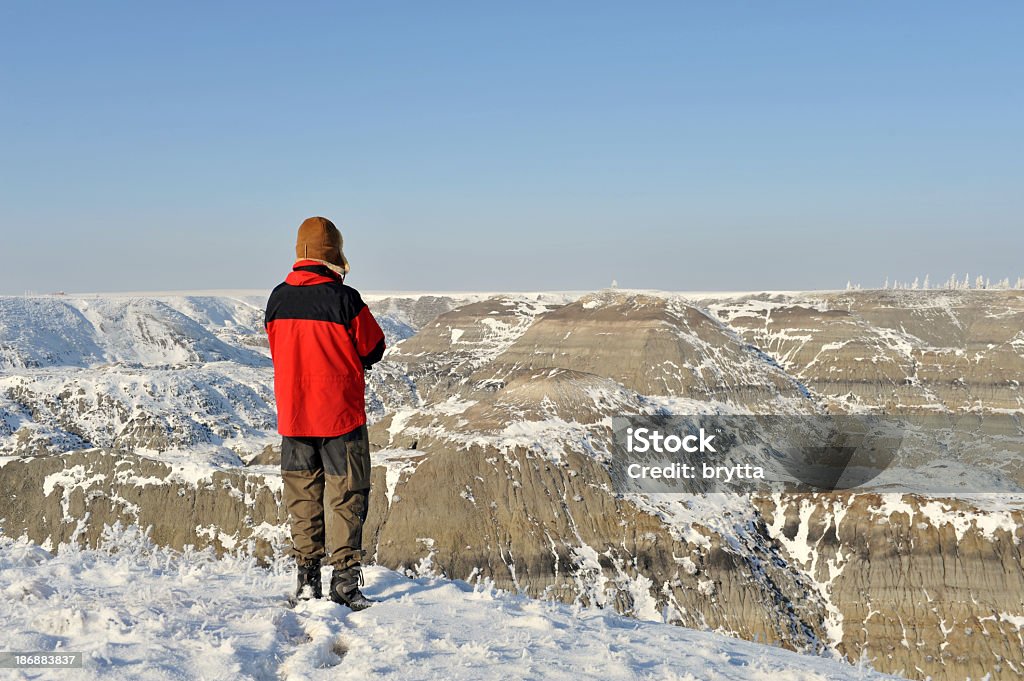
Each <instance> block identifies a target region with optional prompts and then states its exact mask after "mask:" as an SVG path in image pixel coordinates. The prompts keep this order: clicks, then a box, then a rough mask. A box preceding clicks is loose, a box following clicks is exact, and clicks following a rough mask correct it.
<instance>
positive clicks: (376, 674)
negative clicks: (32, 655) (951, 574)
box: [0, 529, 893, 681]
mask: <svg viewBox="0 0 1024 681" xmlns="http://www.w3.org/2000/svg"><path fill="white" fill-rule="evenodd" d="M105 539H106V540H107V542H108V543H107V545H106V547H107V548H105V549H103V550H96V549H87V550H77V549H73V548H70V547H62V549H61V551H60V552H59V553H58V554H57V555H56V556H52V555H51V554H49V553H48V552H46V551H45V550H43V549H42V548H40V547H39V546H36V545H35V544H32V543H31V542H29V541H27V540H25V539H20V540H12V539H8V538H0V595H2V598H0V618H2V619H3V621H4V622H5V624H6V625H7V626H6V627H5V644H4V647H5V648H6V649H9V650H60V651H65V652H77V651H80V652H82V653H84V655H85V666H84V669H81V670H76V672H75V678H83V679H133V680H135V679H139V680H142V681H145V680H148V679H169V678H171V679H192V678H206V679H215V678H217V679H219V678H224V679H228V678H230V679H267V680H270V679H286V680H292V681H299V680H300V679H309V680H314V679H359V680H360V681H365V679H368V678H372V679H402V680H407V679H450V680H452V681H457V680H459V679H481V678H511V679H552V680H561V679H566V680H569V679H572V680H575V679H581V678H582V679H588V678H589V679H598V678H600V679H602V680H606V681H614V680H615V679H667V680H671V679H676V680H683V679H687V680H692V681H696V680H697V679H702V680H707V681H725V680H737V681H768V680H769V679H770V680H773V681H774V680H776V679H777V680H780V681H786V680H793V681H796V680H800V681H831V680H840V681H841V680H844V679H881V678H893V677H887V676H883V675H880V674H876V673H873V672H870V671H867V670H859V669H857V668H854V667H851V666H848V665H846V664H843V663H840V662H836V661H833V660H829V659H825V658H821V657H812V656H804V655H799V654H796V653H793V652H789V651H785V650H781V649H778V648H773V647H768V646H761V645H758V644H755V643H750V642H746V641H741V640H738V639H732V638H727V637H725V636H721V635H718V634H713V633H710V632H700V631H694V630H690V629H684V628H682V627H677V626H674V625H669V624H663V623H660V622H641V621H637V620H634V619H629V618H626V617H623V616H620V615H616V614H614V613H612V612H611V611H609V610H602V609H597V608H581V607H574V606H569V605H564V604H560V603H553V602H545V601H538V600H532V599H529V598H526V597H523V596H520V595H516V594H509V593H505V592H501V591H498V590H495V589H494V588H493V586H492V585H491V583H490V582H489V581H487V580H483V579H477V580H476V582H475V583H474V584H470V583H467V582H462V581H449V580H446V579H442V578H438V577H416V578H410V577H409V576H406V575H402V574H399V573H397V572H394V571H391V570H388V569H386V568H383V567H379V566H370V567H368V568H366V570H365V577H366V586H365V588H364V591H365V592H366V593H367V595H369V596H370V597H371V598H375V599H379V601H380V602H379V603H377V604H376V605H374V606H373V607H372V608H370V609H368V610H366V611H364V612H360V613H352V612H351V611H349V610H348V609H347V608H345V607H343V606H340V605H336V604H334V603H331V602H330V601H326V600H324V601H311V602H308V603H300V604H299V605H298V606H296V607H295V608H294V609H289V608H287V607H285V599H286V597H287V595H288V594H289V592H290V590H291V588H292V584H293V579H294V577H293V574H292V568H291V561H290V560H287V559H284V558H278V559H276V560H274V561H273V562H272V563H271V564H270V565H269V566H268V567H266V568H263V567H260V566H258V565H257V564H256V562H255V561H254V560H253V559H251V558H243V557H239V556H237V555H228V556H225V557H224V558H220V559H218V558H216V557H215V556H214V554H213V553H212V552H211V551H204V552H194V551H187V552H185V553H176V552H173V551H170V550H167V549H164V548H161V547H157V546H154V545H153V544H151V543H150V542H149V541H148V539H147V538H146V537H145V536H144V535H142V534H140V533H139V532H138V531H137V530H135V529H126V530H121V529H113V530H112V529H108V532H107V536H106V537H105ZM323 577H324V579H325V580H327V579H328V578H329V572H328V570H327V569H325V571H324V575H323ZM650 614H653V613H650ZM10 674H11V676H10V677H5V678H22V679H28V678H33V679H48V678H53V679H57V678H67V671H65V670H52V671H49V672H48V671H45V670H44V671H40V670H33V671H31V672H28V671H26V672H17V671H13V672H10Z"/></svg>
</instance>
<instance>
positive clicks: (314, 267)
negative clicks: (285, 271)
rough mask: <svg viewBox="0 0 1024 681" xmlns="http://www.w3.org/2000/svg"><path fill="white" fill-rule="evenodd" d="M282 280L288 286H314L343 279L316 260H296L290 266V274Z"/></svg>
mask: <svg viewBox="0 0 1024 681" xmlns="http://www.w3.org/2000/svg"><path fill="white" fill-rule="evenodd" d="M284 281H285V283H286V284H289V285H290V286H315V285H317V284H327V283H330V282H332V281H339V282H340V281H344V280H343V279H342V278H341V276H339V275H338V274H337V273H336V272H334V271H333V270H332V269H331V268H330V267H328V266H327V265H325V264H323V263H321V262H319V261H317V260H297V261H296V262H295V264H294V265H293V266H292V271H291V274H289V275H288V277H287V278H285V280H284Z"/></svg>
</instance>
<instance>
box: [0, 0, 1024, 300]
mask: <svg viewBox="0 0 1024 681" xmlns="http://www.w3.org/2000/svg"><path fill="white" fill-rule="evenodd" d="M1022 25H1024V5H1022V4H1020V3H1019V2H1004V3H1000V2H991V3H984V4H983V5H978V4H970V3H952V2H904V3H884V2H857V3H836V2H825V3H823V2H777V3H776V2H772V3H749V2H744V3H741V2H703V3H686V2H666V3H655V2H650V3H621V2H615V3H612V2H609V3H602V2H580V3H571V2H558V3H529V2H524V3H500V4H499V3H469V2H466V3H445V2H439V3H422V2H418V3H413V2H409V3H399V2H384V3H366V2H361V3H323V4H317V3H302V4H301V5H298V4H290V3H253V2H248V3H234V4H232V3H194V4H193V3H163V4H162V6H156V4H155V3H113V2H97V3H70V2H68V3H33V2H2V3H0V57H2V63H3V68H2V70H0V91H2V93H3V95H2V98H0V100H2V101H0V131H2V132H0V159H2V160H0V230H2V232H0V234H2V248H0V253H2V256H0V292H6V293H20V292H22V291H24V290H26V289H31V290H35V291H50V290H58V289H61V290H67V291H113V290H154V289H195V288H262V287H270V286H272V285H274V284H275V283H276V282H277V281H279V280H280V279H281V278H282V277H283V275H284V274H285V273H286V272H287V270H288V268H289V267H290V264H291V258H292V254H293V251H292V244H293V240H294V232H295V229H296V227H297V226H298V224H299V222H300V221H301V220H302V219H303V218H304V217H307V216H309V215H317V214H319V215H326V216H327V217H330V218H332V219H333V220H334V221H335V222H336V223H337V224H338V225H339V226H340V227H342V231H343V234H344V235H345V239H346V252H347V254H348V256H349V259H350V260H351V261H352V266H353V270H352V274H351V276H350V279H349V282H350V283H352V284H353V285H354V286H356V287H358V288H361V289H365V290H381V289H434V290H473V289H475V290H502V289H506V290H508V289H515V290H526V289H529V290H536V289H590V288H599V287H603V286H606V285H608V283H609V282H610V281H611V280H612V279H613V278H615V279H617V280H618V282H619V284H620V285H621V286H624V287H637V288H639V287H653V288H663V289H678V290H737V289H783V288H790V289H791V288H836V287H841V286H843V285H845V283H846V281H847V280H848V279H852V280H854V281H859V282H861V283H863V284H864V285H866V286H867V285H879V284H881V282H882V281H883V280H884V279H885V277H886V276H889V277H892V278H900V279H912V278H913V277H914V276H923V275H924V274H926V273H929V274H931V278H932V280H933V281H941V280H945V279H947V278H948V277H949V275H950V274H951V273H952V272H957V273H959V274H960V275H961V276H962V275H963V273H964V272H965V271H967V272H970V273H971V275H972V277H973V276H974V275H975V274H978V273H981V274H985V275H988V276H990V277H992V278H993V279H997V278H1002V277H1006V276H1010V277H1012V278H1014V279H1016V277H1017V276H1020V275H1024V259H1022V258H1021V255H1020V254H1021V253H1024V106H1022V105H1024V88H1022V87H1021V83H1024V68H1022V67H1024V52H1022V51H1021V49H1020V29H1021V26H1022Z"/></svg>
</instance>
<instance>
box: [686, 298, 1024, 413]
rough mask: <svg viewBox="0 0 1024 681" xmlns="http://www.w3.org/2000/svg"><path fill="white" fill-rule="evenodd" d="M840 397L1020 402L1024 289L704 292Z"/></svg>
mask: <svg viewBox="0 0 1024 681" xmlns="http://www.w3.org/2000/svg"><path fill="white" fill-rule="evenodd" d="M704 302H706V303H707V305H708V307H709V309H710V310H711V311H712V312H713V313H714V314H715V315H716V316H718V317H719V318H720V319H722V320H723V321H725V322H726V323H728V324H729V325H730V326H731V327H732V328H734V329H736V330H737V331H738V332H739V333H740V334H742V336H743V338H744V339H746V340H747V341H748V342H750V343H752V344H754V345H757V346H758V347H760V348H761V349H763V350H764V351H765V352H767V353H769V354H771V355H772V356H773V357H775V358H777V359H778V360H779V363H780V364H781V365H782V366H783V368H785V369H786V371H788V372H789V373H790V374H791V375H793V376H795V377H797V378H798V379H799V380H801V381H802V382H803V383H804V384H805V385H807V386H808V387H809V388H810V389H811V390H812V391H814V392H815V393H816V394H818V395H821V396H823V397H827V398H830V400H831V401H833V402H837V403H839V404H840V406H842V405H845V404H861V405H864V406H868V407H876V408H885V409H888V410H900V411H915V410H920V409H934V408H939V409H942V410H953V411H963V410H975V409H979V408H984V409H990V410H991V409H1012V410H1020V409H1022V408H1024V395H1022V393H1021V378H1022V377H1024V292H1022V291H863V292H861V291H857V292H846V293H831V294H805V295H799V296H791V297H789V296H785V297H784V296H754V297H749V298H743V299H740V300H737V301H704Z"/></svg>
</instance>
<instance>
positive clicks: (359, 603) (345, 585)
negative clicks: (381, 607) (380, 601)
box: [331, 565, 376, 610]
mask: <svg viewBox="0 0 1024 681" xmlns="http://www.w3.org/2000/svg"><path fill="white" fill-rule="evenodd" d="M362 584H363V573H362V571H361V570H360V569H359V566H358V565H357V566H354V567H350V568H345V569H343V570H339V569H338V568H334V572H333V573H331V600H332V601H334V602H335V603H341V604H342V605H347V606H348V607H349V608H351V609H352V610H366V609H367V608H369V607H370V606H371V605H373V604H374V603H376V601H374V600H371V599H369V598H367V597H366V596H364V595H363V592H362V591H360V590H359V587H360V586H362Z"/></svg>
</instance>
